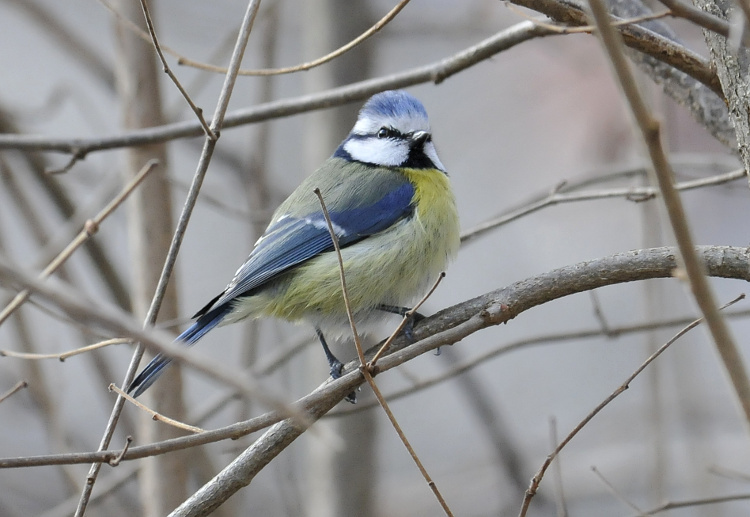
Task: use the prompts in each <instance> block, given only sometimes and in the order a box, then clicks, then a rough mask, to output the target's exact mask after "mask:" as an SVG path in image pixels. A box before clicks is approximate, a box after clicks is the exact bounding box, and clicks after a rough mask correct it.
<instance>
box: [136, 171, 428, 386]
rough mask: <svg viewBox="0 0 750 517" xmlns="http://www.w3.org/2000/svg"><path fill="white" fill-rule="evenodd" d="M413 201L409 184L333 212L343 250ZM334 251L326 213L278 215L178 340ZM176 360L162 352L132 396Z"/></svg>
mask: <svg viewBox="0 0 750 517" xmlns="http://www.w3.org/2000/svg"><path fill="white" fill-rule="evenodd" d="M413 198H414V187H413V186H412V184H411V183H409V182H408V181H404V182H403V183H401V184H400V185H399V186H398V187H397V188H394V189H391V190H389V191H388V192H387V193H386V194H385V195H383V196H382V197H381V198H380V199H378V200H377V201H375V202H374V203H371V204H369V205H365V206H353V207H348V208H344V209H342V210H330V211H329V215H330V217H331V223H332V224H333V227H334V232H335V233H336V237H337V238H338V240H339V246H341V247H342V248H344V247H346V246H350V245H352V244H354V243H356V242H359V241H361V240H362V239H364V238H366V237H368V236H370V235H373V234H376V233H378V232H381V231H383V230H385V229H387V228H388V227H390V226H391V225H393V224H394V223H395V222H397V221H398V220H400V219H402V218H404V217H409V216H410V215H412V213H413V211H414V208H413V206H412V199H413ZM333 250H334V246H333V240H332V239H331V234H330V232H329V231H328V224H327V222H326V220H325V217H324V216H323V213H322V211H318V212H315V213H312V214H309V215H307V216H304V217H294V216H291V215H282V216H280V217H278V218H277V219H276V221H275V222H274V223H272V224H271V225H270V226H269V227H268V229H267V230H266V232H265V233H264V234H263V237H261V239H260V240H259V241H258V243H257V244H256V246H255V248H254V249H253V251H252V253H250V256H249V257H248V259H247V261H246V262H245V263H244V264H243V265H242V267H240V269H238V270H237V273H235V276H234V279H233V280H232V282H231V283H230V284H229V285H228V286H227V288H226V289H225V290H224V292H223V293H221V294H220V295H218V296H217V297H216V298H214V299H213V300H211V301H210V302H209V303H208V304H207V305H206V306H205V307H204V308H203V309H201V310H200V311H199V312H198V313H197V314H196V315H195V316H194V317H195V318H197V320H196V321H195V323H193V325H191V326H190V328H188V329H187V330H186V331H185V332H183V333H182V334H180V335H179V336H178V337H177V339H176V341H181V342H183V343H184V344H186V345H188V346H190V345H193V344H195V343H196V342H197V341H198V340H199V339H200V338H201V337H203V336H204V335H205V334H206V333H207V332H208V331H210V330H211V329H213V328H214V327H216V326H217V325H218V324H219V323H221V321H222V320H223V319H224V317H225V316H226V315H227V314H229V313H230V312H231V310H232V304H231V301H232V300H234V299H235V298H237V297H239V296H245V295H250V294H252V291H253V290H254V289H257V288H259V287H261V286H262V285H263V284H265V283H266V282H268V281H269V280H271V279H273V278H274V277H275V276H276V275H279V274H281V273H283V272H284V271H287V270H289V269H291V268H293V267H294V266H297V265H299V264H301V263H303V262H305V261H306V260H309V259H311V258H313V257H315V256H316V255H319V254H320V253H325V252H327V251H333ZM171 362H172V360H171V359H170V358H168V357H165V356H163V355H161V354H159V355H157V356H156V357H154V358H153V359H152V360H151V362H150V363H149V364H148V365H146V367H145V368H144V369H143V370H142V371H141V372H140V373H139V374H138V376H137V377H136V378H135V379H134V380H133V382H132V383H131V384H130V385H129V386H128V392H129V393H130V392H132V393H133V396H134V397H137V396H138V395H140V394H141V393H143V392H144V391H146V389H148V388H149V386H151V385H152V384H153V383H154V382H155V381H156V379H157V378H158V377H159V376H160V375H161V373H162V372H163V370H164V368H166V367H167V366H168V365H169V363H171Z"/></svg>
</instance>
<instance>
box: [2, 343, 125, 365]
mask: <svg viewBox="0 0 750 517" xmlns="http://www.w3.org/2000/svg"><path fill="white" fill-rule="evenodd" d="M130 344H133V340H132V339H129V338H114V339H107V340H104V341H100V342H98V343H94V344H91V345H88V346H82V347H81V348H76V349H75V350H68V351H67V352H60V353H57V354H27V353H24V352H14V351H13V350H0V357H13V358H15V359H32V360H37V359H58V360H60V362H63V361H65V360H66V359H67V358H68V357H73V356H74V355H78V354H85V353H86V352H91V351H92V350H99V349H100V348H104V347H105V346H110V345H130Z"/></svg>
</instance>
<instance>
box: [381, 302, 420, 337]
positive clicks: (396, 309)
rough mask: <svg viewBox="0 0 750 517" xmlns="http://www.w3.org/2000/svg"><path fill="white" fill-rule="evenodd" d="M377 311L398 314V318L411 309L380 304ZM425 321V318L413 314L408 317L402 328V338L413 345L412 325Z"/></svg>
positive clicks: (416, 313) (418, 314)
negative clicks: (404, 337)
mask: <svg viewBox="0 0 750 517" xmlns="http://www.w3.org/2000/svg"><path fill="white" fill-rule="evenodd" d="M377 309H378V310H380V311H383V312H390V313H391V314H398V315H399V316H402V317H403V316H406V315H407V314H408V313H409V311H410V310H411V309H409V308H408V307H399V306H398V305H386V304H384V303H381V304H380V305H378V306H377ZM423 319H425V316H424V315H422V314H420V313H418V312H415V313H414V314H412V315H411V317H409V319H408V320H407V322H406V325H405V326H404V336H406V339H408V340H409V342H410V343H414V341H416V339H414V324H415V323H418V322H420V321H422V320H423Z"/></svg>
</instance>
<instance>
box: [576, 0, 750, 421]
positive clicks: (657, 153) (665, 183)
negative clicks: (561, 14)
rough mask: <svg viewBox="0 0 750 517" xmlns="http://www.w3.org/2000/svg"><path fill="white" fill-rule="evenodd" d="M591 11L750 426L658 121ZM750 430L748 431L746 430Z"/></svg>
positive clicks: (599, 5)
mask: <svg viewBox="0 0 750 517" xmlns="http://www.w3.org/2000/svg"><path fill="white" fill-rule="evenodd" d="M589 4H590V6H591V11H592V14H593V17H594V20H595V21H596V25H597V27H598V28H599V34H600V35H601V39H602V42H603V44H604V47H605V49H606V52H607V54H608V55H609V58H610V60H611V62H612V64H613V66H614V71H615V74H616V75H617V78H618V80H619V82H620V85H621V86H622V91H623V93H624V95H625V97H626V99H627V101H628V105H629V107H630V110H631V112H632V113H633V118H634V119H635V121H636V122H637V126H638V130H639V133H640V134H641V137H642V138H643V141H644V143H645V144H646V147H647V148H648V153H649V158H650V159H651V163H652V164H653V171H654V173H655V176H656V183H657V184H658V185H659V190H660V191H661V194H662V198H663V199H664V205H665V207H666V210H667V214H668V216H669V222H670V224H671V226H672V230H673V232H674V236H675V238H676V240H677V246H678V248H679V250H680V257H681V259H682V263H683V264H684V268H685V272H686V273H687V279H688V284H689V285H690V288H691V291H692V293H693V297H694V299H695V301H696V303H697V304H698V307H699V308H700V310H701V313H702V314H703V315H704V317H705V318H706V324H707V326H708V329H709V331H710V332H711V336H712V337H713V340H714V343H715V345H716V349H717V351H718V352H719V356H720V357H721V359H722V362H723V363H724V368H725V369H726V371H727V373H728V374H729V378H730V380H731V382H732V387H733V389H734V392H735V394H736V396H737V398H738V400H739V403H740V406H741V407H742V411H743V413H744V416H745V421H746V424H750V378H748V374H747V371H746V369H745V366H744V362H743V359H742V356H741V355H740V353H739V350H738V349H737V345H736V343H735V341H734V338H733V337H732V334H731V332H730V331H729V327H728V326H727V324H726V321H724V318H723V317H722V316H721V315H720V314H719V312H718V310H717V309H716V305H717V304H716V301H715V300H716V298H715V296H714V293H713V290H712V289H711V286H710V285H709V282H708V279H707V278H706V273H705V267H704V265H703V264H702V263H701V262H700V261H699V260H698V256H697V255H696V253H695V244H694V242H693V236H692V232H691V231H690V226H689V224H688V221H687V216H686V214H685V209H684V207H683V206H682V200H681V198H680V196H679V194H678V193H677V190H676V189H675V188H674V172H673V171H672V167H671V165H670V163H669V160H668V159H667V156H666V153H665V152H664V148H663V146H662V142H661V131H660V124H659V122H658V121H657V120H656V119H655V118H654V117H653V116H652V115H651V112H650V110H649V109H648V107H647V105H646V103H645V101H644V100H643V98H642V96H641V94H640V91H639V90H638V86H637V84H636V81H635V78H634V77H633V74H632V71H631V70H630V68H629V67H628V63H627V59H626V57H625V52H624V49H623V45H622V41H621V39H620V37H619V36H618V34H617V32H616V31H615V30H614V29H613V28H612V27H611V25H610V17H609V13H608V12H607V8H606V6H605V5H604V2H603V1H602V0H589ZM748 429H749V430H750V427H748Z"/></svg>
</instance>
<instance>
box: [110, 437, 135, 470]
mask: <svg viewBox="0 0 750 517" xmlns="http://www.w3.org/2000/svg"><path fill="white" fill-rule="evenodd" d="M131 443H133V437H132V436H130V435H127V436H126V437H125V446H124V447H123V448H122V451H120V454H118V455H117V457H116V458H114V459H111V460H109V461H108V462H107V463H108V464H109V466H110V467H117V466H119V465H120V462H121V461H122V458H124V457H125V454H127V452H128V449H130V444H131Z"/></svg>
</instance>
